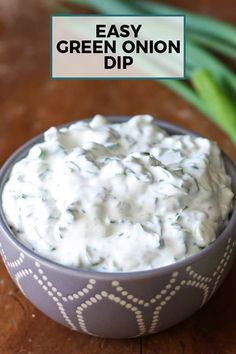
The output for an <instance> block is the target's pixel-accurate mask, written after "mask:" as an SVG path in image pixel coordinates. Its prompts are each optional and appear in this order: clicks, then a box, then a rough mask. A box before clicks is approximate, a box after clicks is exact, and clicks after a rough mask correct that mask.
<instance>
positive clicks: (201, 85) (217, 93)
mask: <svg viewBox="0 0 236 354" xmlns="http://www.w3.org/2000/svg"><path fill="white" fill-rule="evenodd" d="M191 81H192V84H193V87H194V88H195V90H196V91H197V93H198V94H199V96H200V97H202V99H203V101H204V102H205V104H206V106H207V107H208V109H209V111H210V112H211V113H212V114H211V117H212V120H213V121H214V122H215V123H216V124H217V125H218V126H219V127H220V128H221V129H222V130H224V131H225V132H226V133H227V134H228V135H229V136H230V138H231V140H232V141H233V142H234V143H235V144H236V109H235V107H234V105H233V103H232V102H231V100H230V99H229V98H228V96H226V94H225V93H224V91H223V90H222V88H221V87H220V86H219V85H218V84H217V81H216V80H215V78H214V76H213V75H212V73H211V72H210V71H209V70H206V69H196V70H194V71H193V73H192V76H191Z"/></svg>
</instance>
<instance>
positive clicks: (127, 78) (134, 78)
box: [49, 0, 186, 80]
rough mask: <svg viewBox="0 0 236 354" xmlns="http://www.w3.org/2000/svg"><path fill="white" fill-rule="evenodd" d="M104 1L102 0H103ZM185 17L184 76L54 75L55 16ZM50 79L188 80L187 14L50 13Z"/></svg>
mask: <svg viewBox="0 0 236 354" xmlns="http://www.w3.org/2000/svg"><path fill="white" fill-rule="evenodd" d="M101 1H102V0H101ZM95 16H99V17H111V16H114V17H183V19H184V30H183V43H184V47H183V59H184V60H183V62H184V76H183V77H179V76H177V77H55V76H53V75H52V62H53V51H52V37H53V35H52V20H53V17H95ZM49 70H50V79H51V80H186V15H185V14H177V15H175V14H173V15H172V14H171V15H169V14H168V15H167V14H166V15H165V14H163V15H147V14H140V15H129V14H127V15H124V14H123V15H118V14H115V15H112V14H111V15H103V14H60V13H59V14H52V15H50V69H49Z"/></svg>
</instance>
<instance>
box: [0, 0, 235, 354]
mask: <svg viewBox="0 0 236 354" xmlns="http://www.w3.org/2000/svg"><path fill="white" fill-rule="evenodd" d="M106 1H107V6H108V4H109V11H110V13H115V12H116V10H117V7H116V6H117V1H116V2H114V4H115V5H114V8H112V7H111V6H113V4H112V3H113V0H106ZM106 1H105V0H97V1H93V0H88V1H85V0H84V1H83V4H84V5H83V6H82V5H81V3H82V1H79V0H78V1H77V0H66V1H64V2H59V1H55V0H51V1H50V0H47V1H46V0H44V1H43V0H0V165H1V164H2V163H3V162H4V161H5V160H6V158H7V157H8V156H9V155H10V154H11V153H12V152H13V151H14V150H15V149H16V148H17V147H19V146H20V145H21V144H22V143H24V142H25V141H26V140H28V139H29V138H31V137H33V136H35V135H36V134H38V133H40V132H42V131H44V130H46V129H47V128H49V127H50V126H53V125H58V124H61V123H65V122H69V121H72V120H76V119H81V118H86V117H91V116H93V115H95V114H97V113H100V114H104V115H134V114H142V113H148V114H151V115H154V116H155V117H157V118H161V119H165V120H167V121H170V122H174V123H177V124H179V125H181V126H183V127H185V128H188V129H192V130H194V131H196V132H197V133H199V134H202V135H204V136H206V137H208V138H211V139H213V140H216V141H217V142H218V143H219V144H220V146H221V147H222V148H223V150H224V151H225V152H227V153H228V154H229V156H231V158H232V159H233V160H234V161H236V150H235V142H236V114H235V102H236V100H235V92H236V79H235V71H236V54H235V53H236V27H235V26H236V3H235V0H225V1H223V2H222V1H221V0H198V1H189V0H169V1H168V2H163V3H162V5H163V4H164V8H163V7H161V6H159V5H158V4H157V5H156V6H157V7H155V8H154V7H152V6H153V4H154V3H155V1H153V3H151V4H150V3H148V2H147V1H141V0H140V2H139V3H138V0H135V1H134V2H133V3H132V0H130V1H120V2H119V1H118V2H119V4H120V5H122V9H123V10H124V12H125V7H124V6H127V5H129V6H131V8H132V6H135V11H137V12H138V13H140V14H142V13H147V12H149V13H154V12H155V13H156V11H157V12H160V13H167V10H168V9H169V8H168V9H167V8H165V6H166V5H167V6H168V7H169V6H175V7H180V8H181V9H184V12H185V11H191V12H192V14H190V15H187V31H188V35H189V37H188V39H187V41H188V43H189V46H188V47H187V50H188V52H187V65H188V68H187V69H188V70H187V75H188V80H187V82H181V85H179V84H178V83H171V84H168V83H164V82H162V81H151V80H150V81H149V80H140V81H139V80H122V81H119V80H117V81H115V80H107V81H106V80H98V81H96V80H91V81H83V80H82V81H80V80H62V81H60V80H58V81H57V80H50V78H49V14H51V13H53V12H57V13H58V12H60V11H62V12H63V13H65V12H68V11H70V12H72V13H73V12H74V13H88V12H94V13H98V12H99V13H105V12H106V11H108V7H107V8H106V4H105V3H106ZM77 3H78V4H77ZM104 4H105V5H104ZM146 5H147V7H146ZM150 6H151V7H150ZM158 6H159V7H158ZM110 9H111V10H112V9H113V10H114V11H111V10H110ZM132 9H134V8H132ZM130 11H132V10H130V8H127V13H132V12H130ZM169 12H170V13H174V11H172V10H171V9H169ZM180 12H181V13H183V10H180ZM194 14H195V15H196V14H197V15H198V16H197V17H195V15H194ZM191 16H192V17H191ZM203 16H210V17H214V18H215V19H218V20H221V21H224V23H223V24H222V23H219V22H214V21H213V22H211V20H209V19H208V18H205V17H203ZM188 53H189V54H188ZM170 81H171V80H170ZM170 81H169V82H170ZM167 85H168V86H167ZM235 272H236V267H234V269H232V271H231V273H230V275H229V277H228V278H227V280H226V282H225V284H224V286H223V287H222V288H221V289H220V290H219V291H218V293H217V295H216V296H215V297H214V298H213V299H212V300H211V301H210V303H209V304H208V305H207V306H206V308H204V309H203V310H201V311H200V312H199V313H197V314H196V315H195V316H193V317H192V318H191V319H189V320H187V321H185V322H184V323H183V324H180V325H179V326H177V327H176V328H173V329H170V330H168V331H166V332H164V333H162V334H160V335H158V336H152V337H148V338H145V339H142V340H140V339H134V340H130V341H112V340H105V339H97V338H92V337H87V336H84V335H78V334H76V333H73V332H71V331H69V330H67V329H66V328H62V327H61V326H59V325H57V324H55V323H53V322H52V321H51V320H49V319H47V318H46V317H45V316H44V315H42V314H40V313H39V311H37V310H36V309H35V308H34V307H33V306H32V305H31V304H30V303H29V302H28V301H27V299H25V298H24V297H23V295H21V294H20V293H19V291H18V290H17V289H16V287H15V286H14V284H13V283H12V281H11V280H10V278H9V276H8V275H7V273H6V270H5V268H4V267H3V265H2V263H1V264H0V312H1V316H0V328H1V331H0V353H3V354H7V353H47V354H48V353H53V354H55V353H60V354H63V353H80V354H83V353H86V354H93V353H100V352H102V353H109V354H112V353H122V354H126V353H145V354H150V353H164V354H165V353H170V354H175V353H177V354H178V353H187V354H188V353H190V354H191V353H198V354H201V353H202V354H205V353H206V354H210V353H212V354H216V353H219V354H221V353H222V354H230V353H231V354H233V353H236V338H235V331H236V318H235V316H236V297H235V290H236V286H235V280H234V277H235ZM78 348H79V351H78Z"/></svg>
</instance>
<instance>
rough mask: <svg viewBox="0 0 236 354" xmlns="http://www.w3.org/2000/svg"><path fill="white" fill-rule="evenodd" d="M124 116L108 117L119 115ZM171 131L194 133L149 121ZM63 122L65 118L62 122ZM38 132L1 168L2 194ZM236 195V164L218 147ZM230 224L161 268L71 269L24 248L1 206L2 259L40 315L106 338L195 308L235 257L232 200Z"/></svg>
mask: <svg viewBox="0 0 236 354" xmlns="http://www.w3.org/2000/svg"><path fill="white" fill-rule="evenodd" d="M127 119H128V117H110V118H109V120H110V121H111V122H123V121H125V120H127ZM155 124H158V125H159V126H160V127H161V128H163V129H165V130H166V131H167V132H168V133H169V134H193V133H192V132H190V131H188V130H185V129H182V128H180V127H178V126H175V125H172V124H170V123H166V122H164V121H160V120H155ZM66 125H68V124H66ZM42 138H43V135H42V134H41V135H39V136H37V137H36V138H34V139H32V140H30V141H29V142H27V143H26V144H25V145H23V146H22V147H20V148H19V149H18V150H17V151H16V152H15V153H14V154H13V155H12V156H11V157H10V158H9V159H8V160H7V161H6V163H5V164H4V166H3V167H2V169H1V171H0V196H1V194H2V190H3V186H4V184H5V183H6V181H7V179H8V177H9V173H10V171H11V168H12V166H13V165H14V164H15V163H16V161H18V160H19V159H21V158H22V157H24V156H25V155H26V154H27V152H28V150H29V149H30V148H31V147H32V146H33V145H34V144H35V143H38V142H40V141H41V140H42ZM223 159H224V162H225V167H226V170H227V172H228V173H229V174H230V176H231V178H232V188H233V191H234V193H235V194H236V167H235V166H234V164H233V163H232V161H231V160H230V159H229V158H228V157H227V156H226V155H225V154H223ZM233 203H234V204H233V210H232V214H231V217H230V220H229V223H228V224H227V226H226V227H225V229H224V230H223V232H222V233H221V234H220V235H219V236H218V237H217V239H216V240H215V241H214V242H213V243H212V244H211V245H209V246H208V247H207V248H205V249H203V250H201V251H200V252H199V253H197V254H195V255H192V256H190V257H188V258H186V259H184V260H181V261H178V262H176V263H175V264H171V265H168V266H165V267H162V268H159V269H154V270H148V271H139V272H122V273H105V272H95V271H86V270H81V269H72V268H69V267H66V266H62V265H59V264H56V263H54V262H52V261H50V260H47V259H45V258H43V257H41V256H39V255H37V254H35V253H33V252H32V251H31V250H29V249H28V248H26V247H25V246H24V245H23V244H21V243H20V242H19V241H18V240H17V239H16V237H15V236H14V235H13V233H12V231H11V229H10V228H9V226H8V224H7V222H6V219H5V217H4V214H3V210H2V207H1V206H0V248H1V255H2V258H3V261H4V263H5V265H6V267H7V270H8V272H9V273H10V275H11V277H12V279H13V280H14V282H15V283H16V285H17V286H18V287H19V288H20V290H21V291H22V293H23V294H24V295H25V296H26V297H27V298H28V299H29V300H30V301H31V302H32V303H33V304H34V305H35V306H36V307H37V308H38V309H39V310H41V311H42V312H43V313H44V314H46V315H47V316H49V317H50V318H52V319H53V320H55V321H57V322H58V323H60V324H62V325H64V326H67V327H69V328H71V329H73V330H76V331H79V332H83V333H88V334H91V335H96V336H102V337H109V338H130V337H139V336H143V335H147V334H152V333H157V332H159V331H162V330H164V329H166V328H168V327H171V326H173V325H175V324H177V323H178V322H180V321H183V320H184V319H186V318H187V317H189V316H190V315H192V314H193V313H194V312H196V311H197V310H198V309H200V308H201V307H202V306H203V305H204V304H205V303H206V302H207V301H209V299H210V298H211V297H212V295H213V294H214V293H215V291H216V290H217V289H218V287H219V286H220V285H221V283H222V282H223V280H224V279H225V277H226V275H227V273H228V272H229V269H230V267H231V265H232V262H233V260H234V257H235V245H236V204H235V200H234V202H233Z"/></svg>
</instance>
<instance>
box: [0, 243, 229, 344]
mask: <svg viewBox="0 0 236 354" xmlns="http://www.w3.org/2000/svg"><path fill="white" fill-rule="evenodd" d="M235 245H236V241H234V240H232V239H231V238H230V239H228V242H227V244H226V247H225V250H224V251H223V253H222V256H221V257H220V259H218V260H217V262H216V266H215V267H214V269H213V272H212V273H211V274H208V275H205V274H204V275H203V274H201V273H200V272H198V271H196V270H195V269H194V267H193V266H191V265H188V266H187V267H185V268H184V269H181V271H180V272H179V271H174V272H172V273H171V274H170V276H169V279H168V281H167V282H166V284H165V285H164V286H162V287H161V288H160V289H159V291H158V293H155V294H153V296H151V298H149V299H145V298H144V297H140V296H138V295H137V296H136V294H135V291H130V290H129V289H126V286H125V285H124V284H123V282H122V281H120V280H116V279H114V280H110V282H109V284H106V285H105V286H104V288H103V289H100V291H98V289H96V284H97V281H96V279H94V278H92V277H91V278H89V279H87V282H86V284H85V285H84V286H83V287H79V288H77V289H76V291H73V292H71V293H70V292H68V291H69V289H66V294H65V289H63V287H62V289H58V286H56V285H55V284H54V281H53V277H50V276H49V275H48V274H47V269H46V268H45V267H44V265H43V264H40V262H38V261H33V262H32V261H31V260H29V259H27V255H25V254H24V253H22V252H20V253H19V254H18V257H16V259H15V260H10V259H11V258H12V256H11V254H9V255H7V252H6V251H5V250H4V248H3V246H2V244H1V243H0V252H1V255H2V257H3V260H4V263H5V265H6V267H7V269H8V271H9V273H10V274H11V276H12V277H13V279H14V280H15V282H16V284H17V286H18V287H19V288H20V289H21V291H22V292H23V293H24V294H25V296H27V295H28V290H29V289H28V287H27V286H26V285H27V284H28V283H29V282H30V286H31V287H33V286H34V287H36V288H37V287H40V288H41V289H42V290H43V292H44V293H45V294H46V295H47V296H46V298H45V299H44V301H48V302H49V306H51V300H52V301H53V305H54V307H55V311H57V312H58V313H59V314H60V316H61V319H60V320H59V322H61V323H62V324H64V325H66V326H67V327H69V328H71V329H73V330H78V331H81V332H85V333H88V334H93V335H94V334H97V332H96V333H94V332H93V331H92V330H91V329H90V321H89V320H86V316H85V314H86V311H87V310H88V309H89V308H92V307H93V306H95V305H99V304H101V303H102V302H104V301H109V302H110V303H115V304H117V305H119V306H120V307H121V308H123V309H124V310H125V311H126V314H128V313H129V314H131V316H133V318H134V319H135V322H136V331H135V333H133V335H132V336H133V337H134V336H141V335H144V334H151V333H155V332H157V331H158V330H160V328H158V325H159V322H160V319H161V316H162V312H163V309H164V308H165V307H168V304H169V303H170V302H171V300H173V299H174V298H175V296H176V295H177V294H178V293H179V292H180V290H181V289H183V288H184V289H185V291H186V289H188V288H194V289H198V290H199V291H198V296H199V295H200V302H199V307H201V306H203V305H204V304H205V303H206V302H207V301H208V300H209V299H210V298H211V296H212V295H213V293H214V292H215V290H216V289H217V287H218V285H219V283H220V282H221V280H222V277H223V276H224V273H225V269H226V268H227V266H228V264H229V263H230V260H231V258H232V257H233V254H234V252H233V251H234V249H235ZM29 261H30V263H31V266H28V262H29ZM25 286H26V288H25ZM71 307H72V311H73V312H74V314H75V316H71V315H70V313H71ZM150 310H151V316H150ZM116 311H117V309H114V312H116ZM118 313H119V311H118ZM95 315H96V310H95ZM72 317H73V318H72ZM75 318H76V321H75ZM147 318H148V319H151V321H150V320H149V321H147V320H146V319H147ZM57 320H58V319H57Z"/></svg>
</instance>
